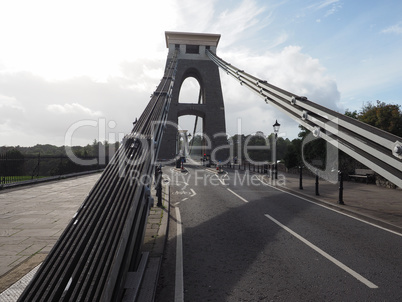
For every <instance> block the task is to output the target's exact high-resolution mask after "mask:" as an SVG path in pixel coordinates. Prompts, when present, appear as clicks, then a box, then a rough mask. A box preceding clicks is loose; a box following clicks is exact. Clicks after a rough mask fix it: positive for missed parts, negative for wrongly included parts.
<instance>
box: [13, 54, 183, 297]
mask: <svg viewBox="0 0 402 302" xmlns="http://www.w3.org/2000/svg"><path fill="white" fill-rule="evenodd" d="M176 67H177V51H176V53H175V54H174V55H173V57H172V58H170V59H169V61H168V62H167V67H166V69H165V74H164V77H163V78H162V80H161V82H160V84H159V86H158V87H157V89H156V92H155V93H153V94H152V96H151V100H150V101H149V103H148V105H147V106H146V108H145V110H144V112H143V113H142V115H141V116H140V117H139V118H138V119H137V121H136V123H135V124H134V125H133V126H134V127H133V129H132V131H131V133H130V134H127V135H126V136H125V137H124V139H123V143H122V144H121V145H120V147H119V149H118V150H117V151H116V153H115V154H114V156H113V158H112V159H111V161H110V163H109V164H108V165H107V167H106V168H105V170H104V172H103V173H102V175H101V177H100V178H99V180H98V182H97V183H96V184H95V185H94V187H93V188H92V190H91V192H90V193H89V194H88V196H87V197H86V199H85V200H84V202H83V204H82V206H81V208H80V209H79V211H78V212H77V214H76V215H75V216H74V218H73V219H72V220H71V221H70V223H69V224H68V225H67V227H66V229H65V230H64V232H63V233H62V235H61V236H60V238H59V239H58V241H57V242H56V244H55V245H54V246H53V248H52V250H51V251H50V253H49V254H48V256H47V257H46V259H45V260H44V262H43V263H42V265H41V266H40V268H39V269H38V271H37V273H36V274H35V276H34V278H33V279H32V281H31V282H30V283H29V284H28V286H27V287H26V288H25V290H24V291H23V293H22V294H21V296H20V297H19V301H39V300H41V301H84V300H85V301H112V300H113V301H120V300H121V298H122V297H123V294H124V283H125V278H126V275H127V272H128V271H135V270H136V268H137V267H138V264H139V263H140V259H141V245H142V242H143V235H144V230H145V227H146V222H147V217H148V213H149V206H150V205H151V203H152V202H153V201H152V198H150V197H149V196H148V195H149V194H148V193H147V190H148V187H147V184H146V180H147V179H148V180H150V179H152V175H153V171H154V163H155V160H156V158H157V156H158V152H159V148H160V145H161V144H160V141H161V139H162V134H163V129H164V126H165V123H166V120H167V114H168V110H167V109H168V108H169V104H170V98H171V97H170V95H171V90H172V86H173V83H174V75H175V70H176ZM151 151H152V152H151ZM76 221H78V223H76V224H74V223H75V222H76Z"/></svg>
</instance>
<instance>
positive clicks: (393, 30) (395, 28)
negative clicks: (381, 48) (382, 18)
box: [381, 22, 402, 35]
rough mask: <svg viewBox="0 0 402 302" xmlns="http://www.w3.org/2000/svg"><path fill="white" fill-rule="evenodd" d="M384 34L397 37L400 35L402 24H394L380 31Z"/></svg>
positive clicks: (401, 33)
mask: <svg viewBox="0 0 402 302" xmlns="http://www.w3.org/2000/svg"><path fill="white" fill-rule="evenodd" d="M381 32H382V33H384V34H397V35H402V23H401V22H399V23H397V24H394V25H392V26H389V27H387V28H385V29H383V30H382V31H381Z"/></svg>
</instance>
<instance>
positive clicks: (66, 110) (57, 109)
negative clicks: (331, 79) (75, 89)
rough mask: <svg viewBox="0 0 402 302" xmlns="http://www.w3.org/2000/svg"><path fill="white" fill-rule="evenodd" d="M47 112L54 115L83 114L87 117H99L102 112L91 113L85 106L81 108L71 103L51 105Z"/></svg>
mask: <svg viewBox="0 0 402 302" xmlns="http://www.w3.org/2000/svg"><path fill="white" fill-rule="evenodd" d="M46 109H47V110H48V111H49V112H51V113H56V114H76V113H78V114H84V115H86V116H89V117H99V116H102V112H100V111H93V110H91V109H89V108H87V107H85V106H82V105H80V104H77V103H72V104H64V105H59V104H51V105H48V106H47V108H46Z"/></svg>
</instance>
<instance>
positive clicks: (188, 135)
mask: <svg viewBox="0 0 402 302" xmlns="http://www.w3.org/2000/svg"><path fill="white" fill-rule="evenodd" d="M191 137H192V135H191V133H189V134H187V155H188V156H190V153H191V148H190V140H191Z"/></svg>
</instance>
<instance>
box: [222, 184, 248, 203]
mask: <svg viewBox="0 0 402 302" xmlns="http://www.w3.org/2000/svg"><path fill="white" fill-rule="evenodd" d="M227 190H228V191H229V192H230V193H232V194H233V195H235V196H236V197H238V198H240V199H241V200H242V201H244V202H245V203H248V200H247V199H244V198H243V197H241V196H240V195H238V194H237V193H235V192H233V191H232V190H231V189H229V188H227Z"/></svg>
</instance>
